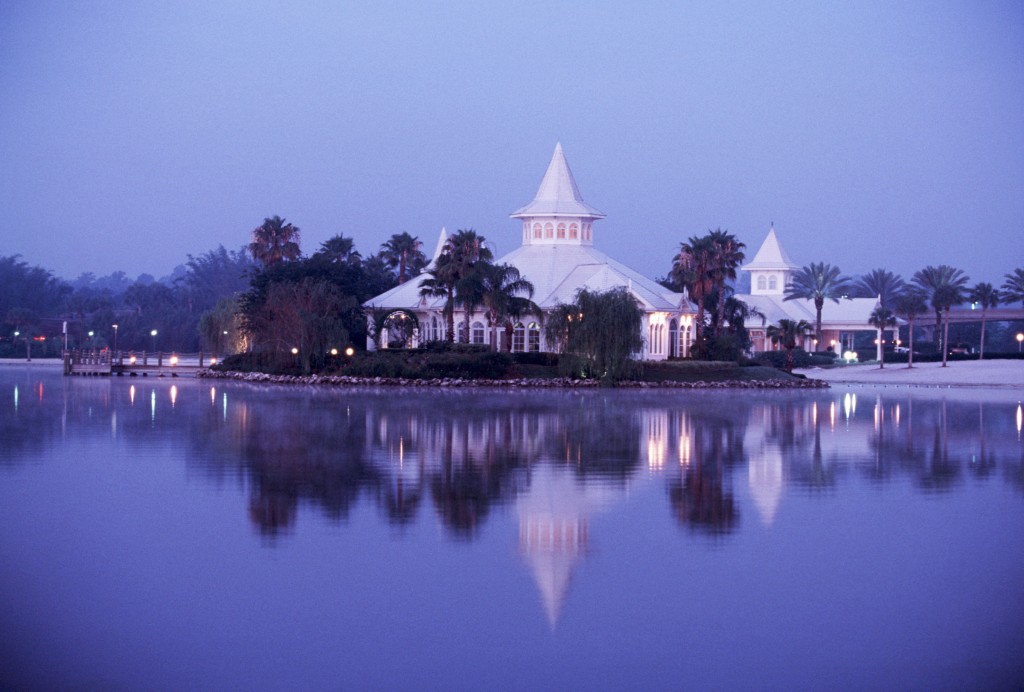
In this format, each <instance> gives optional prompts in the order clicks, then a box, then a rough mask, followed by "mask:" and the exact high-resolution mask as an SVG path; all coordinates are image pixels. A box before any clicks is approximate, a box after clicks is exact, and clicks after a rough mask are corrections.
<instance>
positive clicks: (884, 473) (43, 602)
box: [0, 366, 1024, 690]
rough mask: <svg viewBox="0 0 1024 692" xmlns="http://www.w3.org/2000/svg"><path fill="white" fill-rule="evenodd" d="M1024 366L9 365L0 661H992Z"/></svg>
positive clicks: (0, 522) (157, 681) (146, 681)
mask: <svg viewBox="0 0 1024 692" xmlns="http://www.w3.org/2000/svg"><path fill="white" fill-rule="evenodd" d="M1020 399H1021V393H1020V392H1016V391H1011V390H1005V389H1002V390H999V389H992V390H982V389H962V390H955V389H942V390H939V389H925V388H903V389H892V388H889V389H872V388H868V387H859V388H858V387H843V386H835V387H833V388H832V389H827V390H814V391H806V390H801V391H771V392H761V391H748V390H738V391H672V390H646V391H629V390H600V391H592V390H587V391H578V392H577V391H567V390H559V391H522V390H520V391H497V390H472V389H459V390H450V391H447V390H446V391H421V390H407V389H397V388H380V389H372V388H359V389H356V388H350V389H344V388H314V387H283V386H257V385H250V384H245V383H236V382H226V381H204V380H192V379H165V378H159V379H158V378H106V379H98V378H63V377H61V376H60V374H59V371H58V370H56V369H54V368H47V367H44V366H5V367H2V368H0V590H2V599H0V630H2V645H0V646H2V651H0V687H2V688H5V689H10V688H16V689H57V688H61V689H66V688H72V689H104V690H109V689H132V690H135V689H157V690H182V689H210V690H222V689H445V690H448V689H466V690H469V689H473V690H478V689H522V690H536V689H558V690H564V689H644V688H647V689H679V688H686V689H706V688H716V689H821V688H840V689H873V690H874V689H929V690H935V689H956V690H963V689H1011V688H1019V687H1020V685H1021V683H1022V682H1024V667H1022V661H1024V655H1022V653H1021V652H1022V651H1024V442H1022V410H1021V404H1020Z"/></svg>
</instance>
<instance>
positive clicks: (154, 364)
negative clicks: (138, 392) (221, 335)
mask: <svg viewBox="0 0 1024 692" xmlns="http://www.w3.org/2000/svg"><path fill="white" fill-rule="evenodd" d="M217 361H218V358H217V357H216V356H214V355H212V354H209V353H163V352H158V353H147V352H145V351H141V352H139V353H135V352H118V353H116V354H114V353H111V352H110V351H69V352H67V353H66V354H65V355H64V374H65V375H80V376H84V377H110V376H113V375H116V376H118V377H123V376H128V377H195V375H196V373H197V372H199V371H200V370H205V369H206V368H208V367H210V366H211V365H214V364H215V363H217Z"/></svg>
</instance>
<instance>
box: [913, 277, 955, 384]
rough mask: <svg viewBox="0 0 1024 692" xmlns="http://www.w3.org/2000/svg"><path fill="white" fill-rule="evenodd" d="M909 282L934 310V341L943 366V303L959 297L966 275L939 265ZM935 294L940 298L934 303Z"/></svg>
mask: <svg viewBox="0 0 1024 692" xmlns="http://www.w3.org/2000/svg"><path fill="white" fill-rule="evenodd" d="M911 281H912V282H913V284H914V285H915V286H917V287H918V288H920V289H921V290H922V291H924V294H925V297H926V298H927V299H928V300H930V301H931V304H932V307H933V308H934V309H935V341H936V343H938V345H939V349H940V350H941V351H942V353H943V355H942V364H943V365H945V364H946V355H945V353H946V350H947V349H946V342H945V338H944V336H943V335H942V333H941V331H940V330H941V329H942V309H943V301H944V300H945V299H946V298H947V297H954V298H955V297H957V296H959V295H960V291H962V290H963V289H964V287H966V285H967V275H966V274H964V273H963V272H962V271H961V270H959V269H956V268H954V267H950V266H949V265H946V264H940V265H939V266H937V267H934V266H927V267H925V268H924V269H921V270H920V271H918V272H917V273H915V274H914V278H913V279H911ZM946 286H950V287H952V294H951V293H950V291H946V290H944V289H945V287H946ZM937 294H938V295H939V297H940V300H938V301H936V295H937ZM957 302H959V303H962V302H963V297H962V296H960V299H959V300H958V301H957Z"/></svg>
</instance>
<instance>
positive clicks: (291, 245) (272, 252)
mask: <svg viewBox="0 0 1024 692" xmlns="http://www.w3.org/2000/svg"><path fill="white" fill-rule="evenodd" d="M300 237H301V232H300V231H299V228H298V226H293V225H292V224H290V223H288V222H287V221H285V220H284V219H282V218H281V217H280V216H271V217H270V218H268V219H263V223H262V224H260V225H259V226H257V227H256V228H255V229H253V232H252V242H251V243H249V253H250V254H251V255H252V258H253V259H254V260H256V261H257V262H259V263H261V264H262V265H263V266H265V267H269V266H271V265H274V264H277V263H278V262H281V261H283V260H295V259H298V258H299V256H300V255H301V254H302V251H301V250H300V249H299V240H300Z"/></svg>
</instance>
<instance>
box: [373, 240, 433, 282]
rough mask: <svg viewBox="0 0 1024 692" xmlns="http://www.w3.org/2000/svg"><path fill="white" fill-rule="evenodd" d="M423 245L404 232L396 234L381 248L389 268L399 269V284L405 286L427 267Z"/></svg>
mask: <svg viewBox="0 0 1024 692" xmlns="http://www.w3.org/2000/svg"><path fill="white" fill-rule="evenodd" d="M422 247H423V243H421V242H420V239H419V238H418V237H413V236H411V235H409V234H408V233H406V232H405V231H403V232H402V233H395V234H394V235H392V236H391V238H389V239H388V241H387V242H385V243H384V244H383V245H381V246H380V249H381V254H382V255H383V257H384V259H385V261H386V262H387V263H388V266H389V267H391V268H392V269H398V283H400V284H404V283H405V281H406V279H408V278H409V277H410V276H415V275H416V274H419V273H420V272H421V271H422V270H423V267H425V266H427V256H426V255H424V254H423V250H422Z"/></svg>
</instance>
